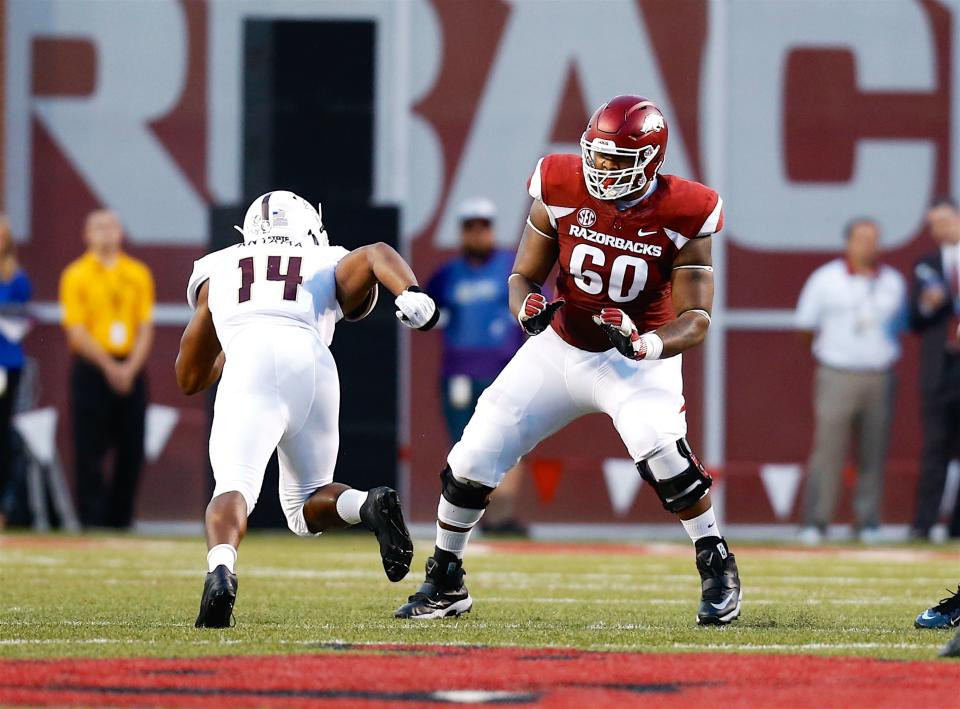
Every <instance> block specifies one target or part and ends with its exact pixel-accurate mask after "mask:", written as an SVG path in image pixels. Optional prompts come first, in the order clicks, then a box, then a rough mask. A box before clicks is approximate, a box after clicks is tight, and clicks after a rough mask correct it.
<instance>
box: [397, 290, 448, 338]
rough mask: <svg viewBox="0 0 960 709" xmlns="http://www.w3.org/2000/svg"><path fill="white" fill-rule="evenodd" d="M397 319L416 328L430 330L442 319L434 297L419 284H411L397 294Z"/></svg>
mask: <svg viewBox="0 0 960 709" xmlns="http://www.w3.org/2000/svg"><path fill="white" fill-rule="evenodd" d="M395 302H396V304H397V320H399V321H400V322H402V323H403V324H404V325H406V326H407V327H410V328H413V329H414V330H429V329H430V328H432V327H433V326H434V325H436V324H437V320H439V319H440V311H439V310H438V309H437V304H436V303H434V302H433V298H431V297H430V296H429V295H427V294H426V293H424V292H423V291H421V290H420V288H419V287H417V286H409V287H408V288H407V289H406V290H405V291H403V293H401V294H400V295H398V296H397V299H396V301H395Z"/></svg>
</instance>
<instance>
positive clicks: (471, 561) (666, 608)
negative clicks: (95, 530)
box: [0, 534, 960, 659]
mask: <svg viewBox="0 0 960 709" xmlns="http://www.w3.org/2000/svg"><path fill="white" fill-rule="evenodd" d="M431 548H432V544H431V543H430V542H429V541H428V540H418V553H417V557H416V559H415V561H414V569H413V571H411V573H410V575H409V576H408V577H407V579H405V580H404V581H402V582H400V583H399V584H390V583H389V582H388V581H387V580H386V579H385V578H384V576H383V574H382V571H381V568H380V561H379V557H378V555H377V553H376V547H375V543H374V540H373V539H372V537H368V536H366V535H360V534H343V535H330V536H325V537H322V538H320V539H298V538H295V537H293V536H291V535H279V534H278V535H252V536H250V537H249V538H248V539H247V540H246V541H245V542H244V544H243V546H242V547H241V550H240V559H239V562H238V567H237V571H238V574H239V578H240V593H239V596H238V600H237V606H236V609H235V611H236V620H237V625H236V627H235V628H231V629H229V630H223V631H215V630H203V631H201V630H196V629H194V627H193V620H194V618H195V616H196V610H197V605H198V601H199V595H200V590H201V587H202V582H203V573H204V571H205V548H204V545H203V542H202V541H201V540H200V539H183V538H164V539H157V538H141V537H129V536H89V537H58V536H51V537H36V536H31V535H17V534H14V535H7V536H6V537H3V538H0V577H2V579H3V581H2V583H0V656H2V657H7V658H47V657H130V656H133V657H136V656H153V657H160V656H162V657H176V656H196V655H233V654H269V653H296V652H308V651H316V649H317V648H322V647H324V646H326V645H329V644H333V643H404V644H454V645H459V644H465V645H474V644H483V645H494V646H500V645H519V646H530V647H558V646H559V647H577V648H583V649H592V650H642V651H664V652H672V651H685V652H690V651H700V650H704V651H714V652H716V651H721V652H722V651H729V652H754V653H756V652H762V653H767V654H769V653H803V654H829V655H857V656H869V657H878V658H896V659H931V658H933V657H934V656H935V655H936V652H937V649H938V648H939V647H940V646H941V645H942V644H943V643H944V642H945V641H946V640H947V639H948V638H949V637H950V635H951V633H950V632H949V631H948V632H942V631H941V632H937V631H919V630H915V629H914V628H913V618H914V616H915V615H916V614H917V613H918V612H920V611H922V610H923V609H924V608H926V607H928V606H929V605H931V604H932V603H935V602H936V601H937V600H938V599H940V598H941V597H943V596H944V595H946V593H945V591H944V588H946V587H951V588H956V585H957V583H958V581H960V565H958V564H957V561H956V559H957V556H956V554H957V551H958V550H957V548H955V547H945V546H939V547H930V546H898V547H880V548H873V549H866V548H863V547H855V546H846V547H830V548H827V549H826V550H823V551H807V550H802V549H797V548H792V547H774V546H762V547H760V546H750V545H744V544H739V545H737V546H736V549H735V550H736V551H737V558H738V563H739V566H740V570H741V576H742V579H743V585H744V594H745V597H744V604H743V615H742V617H741V618H740V619H739V620H738V621H737V622H736V623H734V624H733V625H732V626H730V627H727V628H720V629H718V628H699V627H697V626H696V625H695V623H694V613H695V610H696V603H697V599H698V593H699V578H698V577H697V574H696V570H695V569H694V565H693V554H692V551H691V548H690V546H689V545H687V544H657V545H647V546H636V547H630V548H627V547H624V546H608V547H604V546H602V545H582V546H578V545H574V544H567V545H551V544H524V543H510V542H507V543H502V544H498V543H484V542H482V541H478V543H476V544H474V545H473V547H472V549H471V553H470V555H469V556H468V559H467V565H466V568H467V569H468V575H467V583H468V585H469V588H470V591H471V594H472V595H473V596H474V600H475V605H474V610H473V612H472V613H470V614H468V615H466V616H464V617H463V618H461V619H459V620H445V621H440V622H437V621H426V622H423V621H421V622H419V623H417V622H411V621H399V620H395V619H394V618H393V617H392V611H393V610H394V608H395V607H396V606H398V605H399V604H400V603H401V602H402V601H403V600H404V599H405V598H406V596H407V595H408V594H410V593H412V592H413V590H415V588H416V586H417V585H418V584H419V581H420V579H421V573H422V572H421V569H422V567H423V562H424V558H425V553H426V551H427V550H429V549H431Z"/></svg>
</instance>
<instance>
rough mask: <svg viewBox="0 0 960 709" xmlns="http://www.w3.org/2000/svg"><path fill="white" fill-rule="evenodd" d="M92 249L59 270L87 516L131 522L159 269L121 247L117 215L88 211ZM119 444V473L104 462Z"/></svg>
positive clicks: (93, 520)
mask: <svg viewBox="0 0 960 709" xmlns="http://www.w3.org/2000/svg"><path fill="white" fill-rule="evenodd" d="M84 238H85V240H86V243H87V252H86V253H85V254H84V255H83V256H81V257H80V258H78V259H77V260H76V261H74V262H73V263H71V264H70V265H69V266H67V268H66V270H65V271H64V272H63V275H62V276H61V278H60V305H61V308H62V310H63V319H62V323H63V328H64V330H65V331H66V334H67V342H68V344H69V346H70V350H71V352H72V353H73V366H72V371H71V374H70V410H71V414H72V418H73V437H74V465H75V466H76V484H77V501H78V507H79V514H80V522H81V524H82V525H83V526H84V527H113V528H116V529H124V528H127V527H129V526H130V524H131V521H132V518H133V506H134V502H135V498H136V493H137V484H138V482H139V479H140V470H141V468H142V467H143V455H144V450H143V445H144V443H143V438H144V426H145V422H146V412H147V382H146V377H145V375H144V372H143V368H144V365H145V364H146V361H147V356H148V355H149V354H150V348H151V345H152V344H153V305H154V286H153V276H152V275H151V273H150V269H149V268H148V267H147V266H146V264H144V263H142V262H141V261H138V260H137V259H135V258H132V257H130V256H128V255H127V254H125V253H124V252H123V250H122V245H123V228H122V227H121V225H120V220H119V219H118V218H117V215H116V214H115V213H114V212H112V211H110V210H108V209H97V210H94V211H93V212H90V214H89V215H88V216H87V221H86V225H85V229H84ZM110 449H112V450H113V453H114V455H113V476H112V478H111V480H110V483H109V486H107V485H105V483H104V479H103V470H102V468H103V462H104V458H105V457H106V455H107V452H108V450H110Z"/></svg>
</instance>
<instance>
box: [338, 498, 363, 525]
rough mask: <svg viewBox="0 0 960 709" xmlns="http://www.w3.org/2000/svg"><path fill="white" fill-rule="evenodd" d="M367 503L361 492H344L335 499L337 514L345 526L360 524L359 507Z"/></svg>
mask: <svg viewBox="0 0 960 709" xmlns="http://www.w3.org/2000/svg"><path fill="white" fill-rule="evenodd" d="M366 501H367V493H365V492H363V491H361V490H344V491H343V492H342V493H340V496H339V497H338V498H337V514H338V515H340V519H342V520H343V521H344V522H346V523H347V524H360V506H361V505H362V504H363V503H364V502H366Z"/></svg>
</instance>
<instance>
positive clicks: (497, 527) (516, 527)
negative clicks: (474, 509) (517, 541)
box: [480, 517, 529, 537]
mask: <svg viewBox="0 0 960 709" xmlns="http://www.w3.org/2000/svg"><path fill="white" fill-rule="evenodd" d="M480 529H481V530H482V531H483V533H484V534H494V535H496V534H502V535H503V536H511V537H526V536H529V532H528V531H527V528H526V526H524V524H523V523H522V522H520V521H519V520H516V519H514V518H512V517H511V518H510V519H505V520H503V521H502V522H494V523H492V524H483V523H481V524H480Z"/></svg>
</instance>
